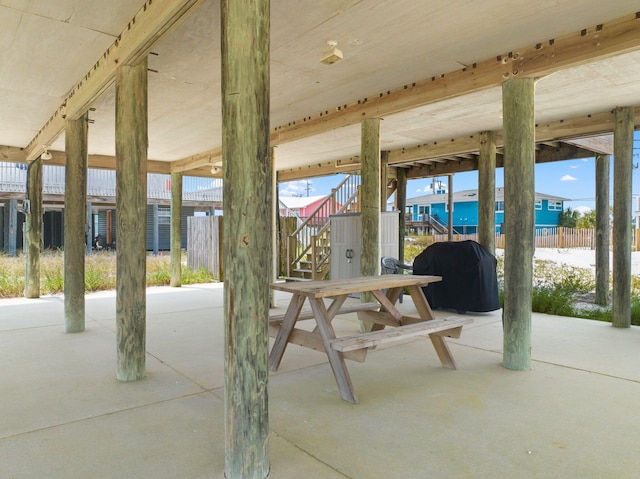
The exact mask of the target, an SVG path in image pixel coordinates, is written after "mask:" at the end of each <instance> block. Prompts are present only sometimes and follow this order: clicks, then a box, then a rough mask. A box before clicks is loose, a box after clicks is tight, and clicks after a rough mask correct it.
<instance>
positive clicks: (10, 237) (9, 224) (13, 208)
mask: <svg viewBox="0 0 640 479" xmlns="http://www.w3.org/2000/svg"><path fill="white" fill-rule="evenodd" d="M4 211H5V215H6V217H7V219H6V229H5V233H6V236H5V238H6V239H5V251H6V252H7V254H8V255H9V256H11V257H12V258H15V257H16V256H18V244H17V243H18V200H16V199H15V198H11V199H10V200H9V202H8V203H7V204H6V205H5V210H4Z"/></svg>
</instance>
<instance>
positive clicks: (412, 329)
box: [269, 274, 473, 403]
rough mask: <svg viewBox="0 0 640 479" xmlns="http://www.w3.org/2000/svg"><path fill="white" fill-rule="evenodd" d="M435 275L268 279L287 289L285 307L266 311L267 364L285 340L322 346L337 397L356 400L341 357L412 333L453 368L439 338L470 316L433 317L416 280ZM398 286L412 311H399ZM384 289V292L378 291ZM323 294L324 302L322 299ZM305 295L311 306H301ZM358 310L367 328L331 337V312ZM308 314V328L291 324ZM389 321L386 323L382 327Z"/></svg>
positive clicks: (275, 362) (275, 361)
mask: <svg viewBox="0 0 640 479" xmlns="http://www.w3.org/2000/svg"><path fill="white" fill-rule="evenodd" d="M441 280H442V278H441V277H440V276H427V275H392V274H389V275H380V276H362V277H358V278H348V279H336V280H328V281H304V282H302V281H301V282H293V283H292V282H278V283H272V284H271V288H272V289H274V290H276V291H284V292H288V293H291V294H292V296H291V299H290V301H289V305H288V307H287V311H286V312H285V313H284V314H283V315H277V316H272V317H271V318H270V320H269V333H270V335H271V336H273V337H275V342H274V344H273V347H272V348H271V353H270V355H269V369H270V370H271V371H276V370H277V369H278V367H279V366H280V362H281V360H282V357H283V355H284V352H285V349H286V347H287V344H288V343H294V344H298V345H300V346H304V347H308V348H311V349H315V350H317V351H323V352H325V353H326V354H327V357H328V358H329V363H330V365H331V368H332V370H333V374H334V376H335V378H336V382H337V384H338V389H339V390H340V394H341V395H342V398H343V399H345V400H346V401H349V402H352V403H357V402H358V399H357V396H356V394H355V391H354V388H353V384H352V382H351V378H350V376H349V371H348V370H347V367H346V364H345V361H344V360H345V359H351V360H355V361H360V362H362V361H364V360H365V357H366V354H367V351H368V350H370V349H373V348H375V347H377V346H378V345H382V344H391V343H394V342H398V341H403V340H406V339H409V338H414V337H418V336H429V339H430V340H431V342H432V344H433V346H434V348H435V350H436V353H437V355H438V358H439V359H440V362H441V363H442V365H443V366H444V367H447V368H451V369H455V368H456V363H455V361H454V359H453V355H452V354H451V351H450V350H449V347H448V346H447V344H446V342H445V340H444V338H445V337H447V336H448V337H459V336H460V334H461V329H462V326H464V325H465V324H470V323H472V322H473V320H472V319H470V318H466V317H465V318H463V317H457V316H452V317H448V318H442V319H435V318H434V316H433V312H432V311H431V307H430V306H429V303H428V302H427V300H426V298H425V296H424V293H423V292H422V286H426V285H428V284H429V283H432V282H435V281H441ZM403 288H406V289H407V290H408V291H409V294H410V295H411V298H412V300H413V303H414V305H415V307H416V310H417V312H418V317H413V316H405V315H403V314H402V313H401V312H400V311H398V309H397V308H396V306H395V304H396V302H397V301H398V298H399V297H400V294H401V292H402V291H403ZM383 290H386V293H384V292H383ZM366 292H370V293H371V295H372V296H373V297H374V299H375V300H376V302H371V303H363V304H356V305H351V306H344V303H345V301H346V299H347V298H348V297H349V295H351V294H354V293H366ZM325 298H326V299H327V300H329V305H328V306H327V305H326V304H325V301H324V300H325ZM305 301H308V302H309V304H310V306H311V311H302V306H303V305H304V303H305ZM353 312H357V313H358V318H359V319H361V320H364V321H368V322H370V323H372V324H373V326H372V329H371V331H370V332H364V333H359V334H355V335H350V336H343V337H339V338H338V337H336V334H335V331H334V329H333V326H332V321H333V319H334V317H335V316H336V315H339V314H346V313H353ZM305 319H314V320H315V322H316V326H315V328H314V329H313V331H308V330H305V329H300V328H296V327H295V326H296V323H297V321H300V320H305ZM387 326H390V328H389V329H386V327H387Z"/></svg>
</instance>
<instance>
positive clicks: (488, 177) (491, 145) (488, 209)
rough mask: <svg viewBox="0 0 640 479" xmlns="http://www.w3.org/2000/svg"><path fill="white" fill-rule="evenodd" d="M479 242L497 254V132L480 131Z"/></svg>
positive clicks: (493, 253)
mask: <svg viewBox="0 0 640 479" xmlns="http://www.w3.org/2000/svg"><path fill="white" fill-rule="evenodd" d="M478 243H480V244H481V245H482V246H484V247H485V248H486V249H487V251H489V253H491V254H492V255H495V254H496V132H495V131H483V132H481V133H480V157H479V158H478Z"/></svg>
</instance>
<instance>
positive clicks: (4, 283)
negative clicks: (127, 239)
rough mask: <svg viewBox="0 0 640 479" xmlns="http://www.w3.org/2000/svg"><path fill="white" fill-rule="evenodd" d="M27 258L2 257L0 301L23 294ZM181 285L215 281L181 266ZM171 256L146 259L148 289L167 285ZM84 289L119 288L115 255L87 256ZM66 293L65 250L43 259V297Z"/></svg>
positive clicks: (207, 273) (0, 261) (41, 281)
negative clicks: (117, 286) (0, 299)
mask: <svg viewBox="0 0 640 479" xmlns="http://www.w3.org/2000/svg"><path fill="white" fill-rule="evenodd" d="M25 261H26V260H25V257H24V256H23V255H20V256H18V257H14V258H12V257H9V256H7V255H4V254H0V298H15V297H20V296H22V295H23V294H24V287H25V279H24V274H25ZM181 278H182V284H195V283H211V282H213V281H215V280H216V279H215V278H214V276H213V275H212V274H211V273H209V272H208V271H206V270H203V269H199V270H197V271H193V270H191V269H190V268H189V267H188V266H185V265H184V264H183V265H182V274H181ZM169 280H170V257H169V256H147V286H164V285H168V284H169ZM84 284H85V290H86V291H88V292H91V291H101V290H109V289H115V287H116V254H115V253H114V252H99V253H92V254H90V255H87V256H86V257H85V278H84ZM63 291H64V255H63V252H62V251H45V252H43V253H42V255H41V256H40V294H43V295H45V294H57V293H62V292H63Z"/></svg>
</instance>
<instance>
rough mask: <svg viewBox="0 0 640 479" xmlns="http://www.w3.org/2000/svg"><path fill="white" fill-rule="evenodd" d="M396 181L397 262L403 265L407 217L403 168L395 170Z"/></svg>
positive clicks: (405, 184) (405, 182)
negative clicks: (398, 213)
mask: <svg viewBox="0 0 640 479" xmlns="http://www.w3.org/2000/svg"><path fill="white" fill-rule="evenodd" d="M396 180H397V181H398V187H397V189H396V208H397V209H398V210H399V211H400V221H399V224H398V234H399V238H398V244H399V245H400V251H398V260H399V261H400V262H401V263H404V237H405V234H406V231H407V217H406V215H405V210H406V209H407V170H406V169H404V168H397V169H396Z"/></svg>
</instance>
